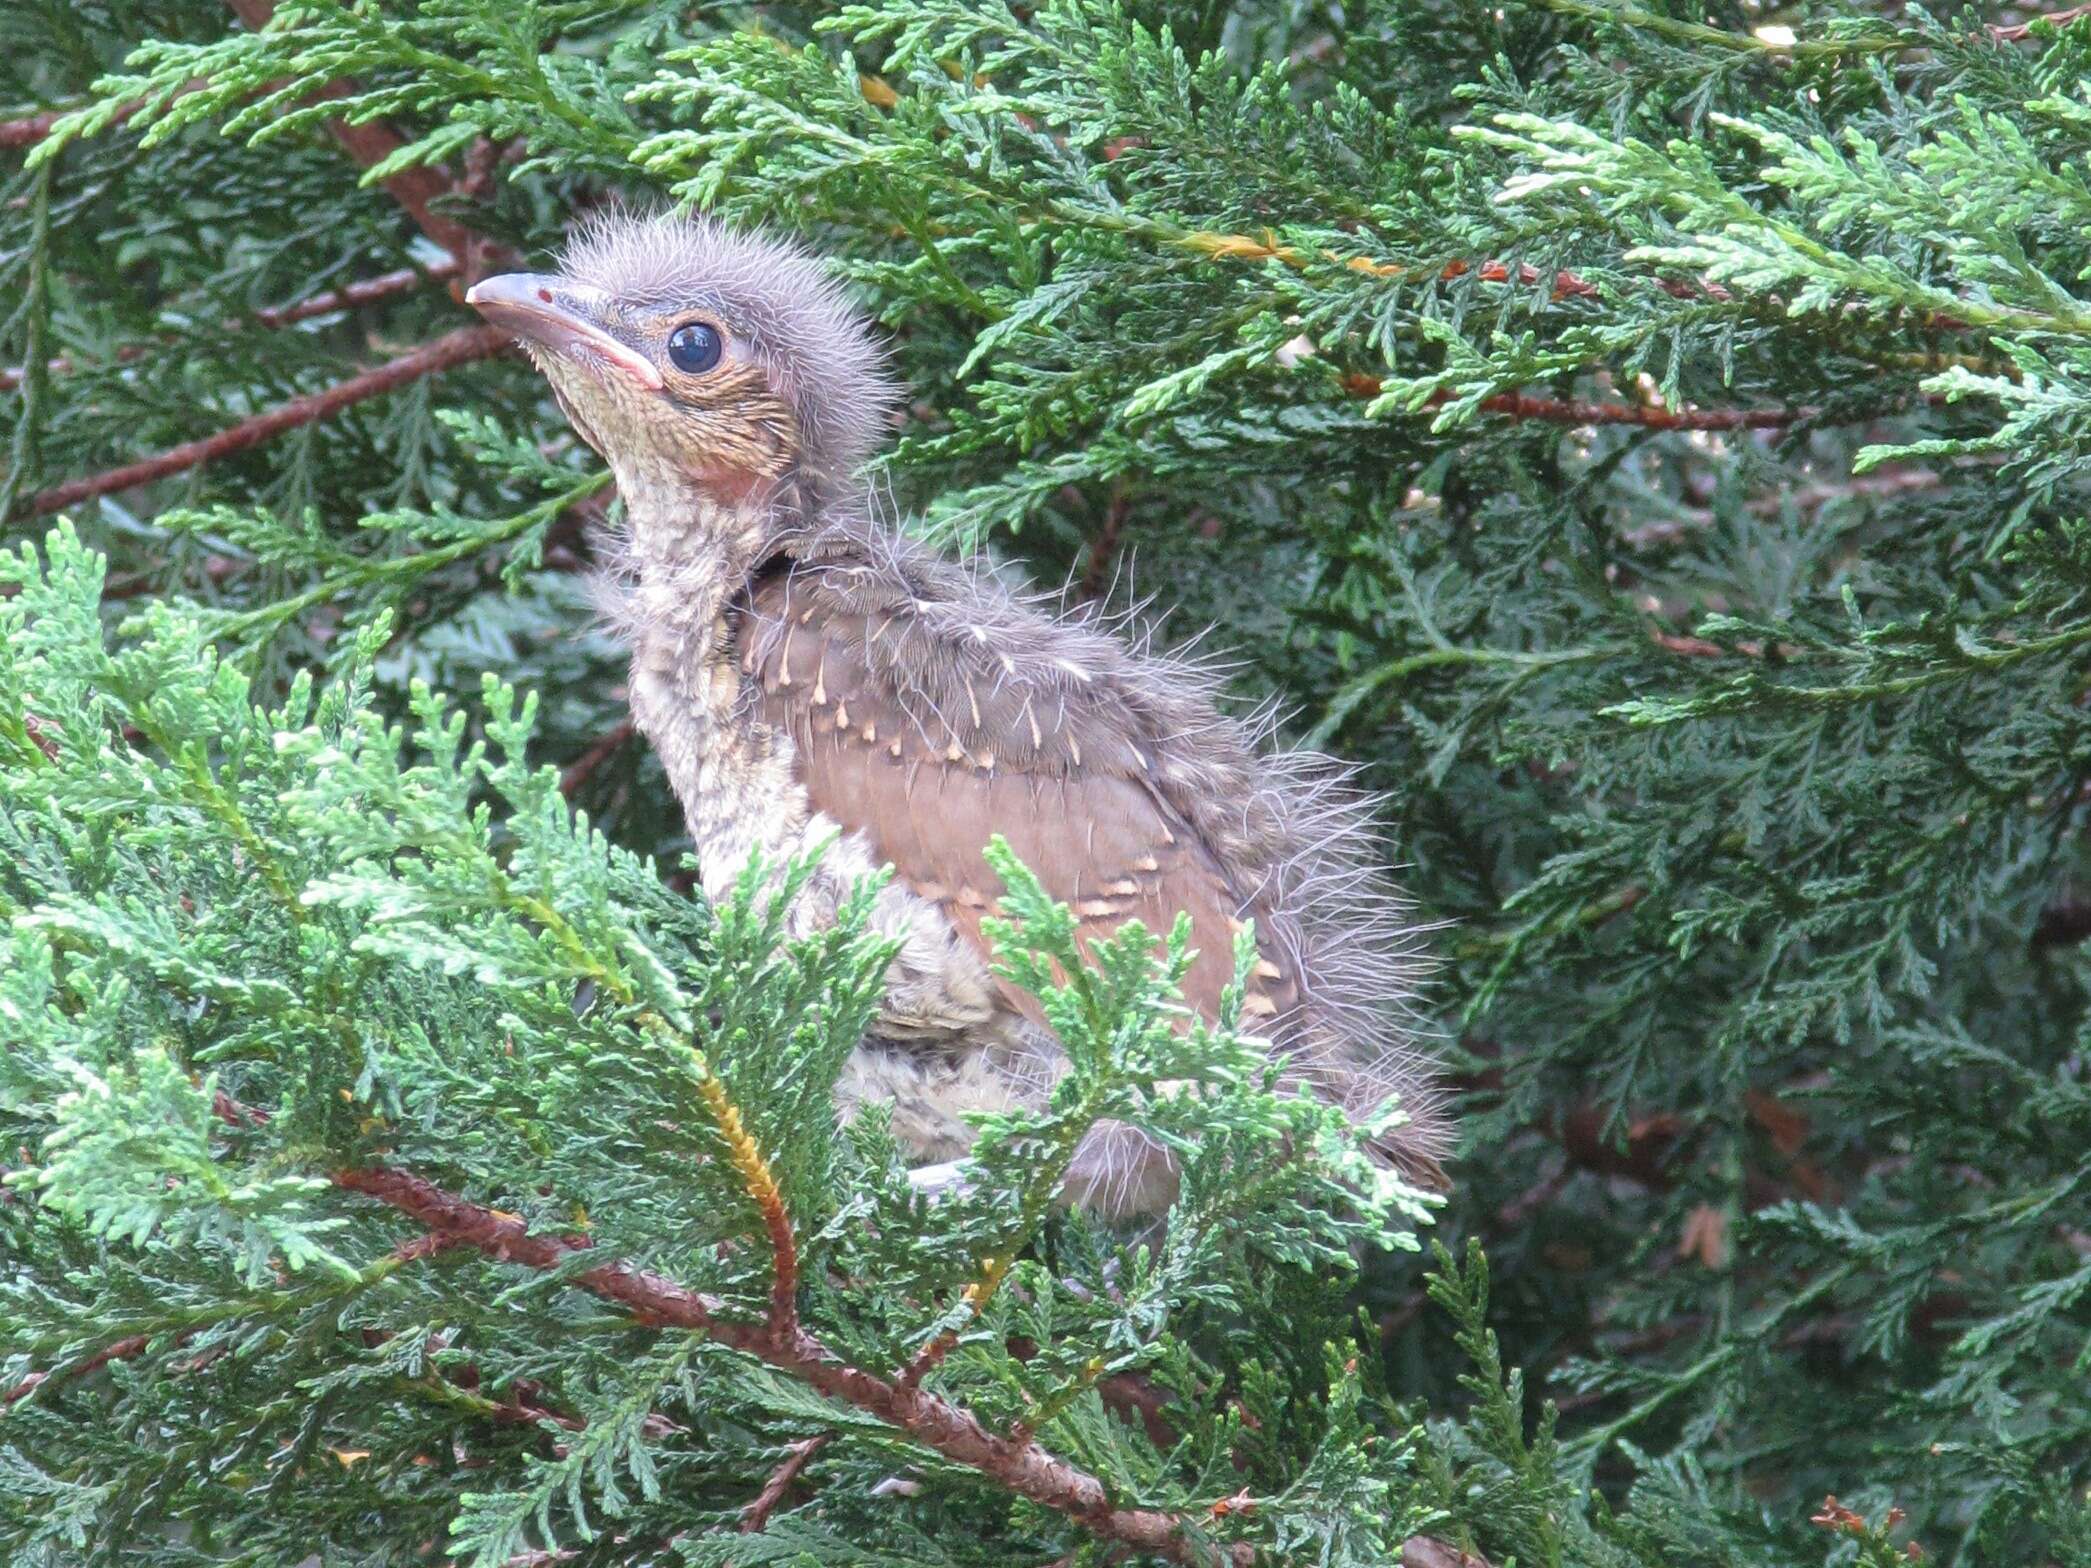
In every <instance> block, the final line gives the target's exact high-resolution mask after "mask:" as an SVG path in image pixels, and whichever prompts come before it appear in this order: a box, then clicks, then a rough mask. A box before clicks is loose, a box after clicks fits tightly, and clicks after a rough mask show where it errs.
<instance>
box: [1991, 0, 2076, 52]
mask: <svg viewBox="0 0 2091 1568" xmlns="http://www.w3.org/2000/svg"><path fill="white" fill-rule="evenodd" d="M2080 16H2091V5H2073V6H2070V7H2069V8H2068V9H2067V10H2064V11H2050V12H2048V13H2047V14H2046V15H2045V16H2035V17H2030V18H2028V19H2027V20H2026V21H2023V22H2020V23H2018V24H2017V25H2016V26H2012V27H1992V28H1990V29H1989V36H1990V37H1992V38H1994V39H1995V40H1996V41H1997V42H1998V43H2000V44H2015V43H2020V42H2023V41H2024V40H2025V39H2028V38H2030V37H2032V36H2033V28H2034V25H2035V24H2036V23H2040V22H2052V23H2053V24H2054V25H2055V26H2057V27H2061V26H2064V25H2065V24H2067V23H2070V22H2074V21H2075V20H2076V19H2077V18H2078V17H2080Z"/></svg>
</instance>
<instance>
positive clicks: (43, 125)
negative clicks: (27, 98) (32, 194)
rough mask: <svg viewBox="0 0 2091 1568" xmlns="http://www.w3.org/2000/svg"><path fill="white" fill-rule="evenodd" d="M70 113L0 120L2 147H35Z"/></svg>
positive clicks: (50, 111)
mask: <svg viewBox="0 0 2091 1568" xmlns="http://www.w3.org/2000/svg"><path fill="white" fill-rule="evenodd" d="M126 107H127V108H128V107H131V106H129V105H126ZM70 113H72V111H71V110H70V109H46V110H44V111H43V113H41V114H29V115H24V116H23V117H22V118H21V119H19V120H0V147H10V148H12V147H34V146H35V145H36V144H37V143H38V142H40V141H42V140H43V139H44V138H45V137H46V136H49V135H50V134H51V127H52V126H54V125H56V124H57V123H58V122H59V121H60V120H62V119H64V118H65V116H66V115H68V114H70ZM118 114H119V117H120V116H121V114H122V111H121V110H119V111H118Z"/></svg>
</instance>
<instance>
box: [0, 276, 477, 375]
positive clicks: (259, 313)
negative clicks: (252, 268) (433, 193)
mask: <svg viewBox="0 0 2091 1568" xmlns="http://www.w3.org/2000/svg"><path fill="white" fill-rule="evenodd" d="M457 265H458V264H457V262H456V261H455V260H454V259H452V258H448V257H446V258H444V259H443V260H440V261H437V262H434V263H432V264H431V265H429V266H427V267H401V268H398V269H397V270H395V271H392V272H383V273H380V274H378V276H376V277H374V278H365V279H363V280H362V281H360V282H357V283H346V284H343V285H342V286H341V287H340V288H338V289H328V290H326V291H325V292H323V293H319V294H315V295H313V296H312V297H311V298H310V299H301V300H298V301H296V302H295V303H293V304H289V305H264V306H262V307H261V308H260V309H259V310H256V311H254V312H253V313H252V314H250V315H248V316H246V317H245V318H236V319H234V320H230V321H227V322H226V323H225V328H224V330H225V331H227V332H238V331H240V330H242V329H243V328H244V327H246V326H247V325H248V324H249V323H255V324H258V325H260V326H264V327H288V326H293V325H295V324H296V323H298V322H300V321H310V320H312V319H313V317H315V316H331V315H332V314H334V312H336V311H337V310H355V309H357V308H359V307H361V306H364V305H374V304H376V303H378V301H380V300H386V299H391V298H393V297H394V296H396V295H400V294H408V293H412V292H413V291H414V290H415V289H418V288H420V287H421V286H422V285H423V284H425V283H430V282H441V281H443V280H445V279H448V278H452V277H455V276H456V275H457ZM153 347H154V345H148V344H144V343H126V344H124V345H123V346H122V347H121V348H119V349H117V351H116V360H117V363H119V364H128V363H130V362H131V361H132V360H137V359H143V358H144V357H145V356H146V355H147V354H149V353H151V352H152V349H153ZM75 368H76V362H75V361H74V360H73V359H72V358H71V357H70V356H67V355H60V356H59V357H58V358H56V359H49V360H46V361H44V369H45V370H46V371H47V372H48V373H49V374H51V375H54V376H62V375H65V374H66V373H67V372H69V371H71V370H73V369H75ZM25 374H26V371H25V369H24V367H22V366H20V365H10V366H8V367H6V368H5V369H0V392H8V391H12V390H13V389H14V388H15V387H17V386H20V385H21V383H22V378H23V376H24V375H25Z"/></svg>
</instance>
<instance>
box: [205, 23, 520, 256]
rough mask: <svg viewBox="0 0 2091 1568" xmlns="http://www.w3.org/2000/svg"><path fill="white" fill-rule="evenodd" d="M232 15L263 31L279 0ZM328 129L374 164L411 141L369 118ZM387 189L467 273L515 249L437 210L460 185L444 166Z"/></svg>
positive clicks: (345, 86) (410, 174) (339, 93)
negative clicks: (354, 123)
mask: <svg viewBox="0 0 2091 1568" xmlns="http://www.w3.org/2000/svg"><path fill="white" fill-rule="evenodd" d="M226 4H227V5H229V6H230V7H231V8H232V11H233V14H234V15H235V16H237V17H238V18H239V19H240V21H241V22H243V23H244V24H245V25H246V26H247V28H248V30H249V31H251V32H257V33H258V32H260V31H261V30H262V29H263V28H265V27H267V26H268V25H269V22H270V20H271V19H272V18H273V17H274V16H275V14H276V6H275V0H226ZM355 91H356V89H355V87H354V86H353V85H352V84H351V83H349V82H345V81H343V82H330V83H328V84H327V85H326V86H325V87H322V88H320V89H319V90H318V91H316V92H314V93H313V94H312V97H313V98H314V99H317V100H319V101H322V102H324V101H326V100H329V99H335V98H347V97H349V96H351V95H352V94H353V93H354V92H355ZM327 134H328V135H329V136H332V137H333V138H334V140H335V141H336V142H338V143H339V144H340V145H341V148H342V150H343V151H344V152H346V153H347V154H348V155H349V156H350V157H351V158H353V159H355V161H356V162H357V163H359V164H360V165H362V166H363V167H364V168H366V169H369V168H373V167H375V166H376V165H378V164H380V163H382V162H384V161H385V159H387V158H389V157H391V156H392V155H393V154H394V153H395V152H398V151H399V150H400V149H401V148H402V147H404V146H405V145H406V142H405V141H404V140H403V139H402V138H401V137H400V135H399V133H398V132H396V131H394V130H393V129H392V128H391V127H390V126H389V125H386V124H385V123H384V122H383V121H382V120H367V121H365V122H364V123H362V124H360V125H351V124H350V123H349V122H348V121H347V120H344V119H341V118H339V117H336V118H334V119H331V120H329V121H327ZM384 186H385V189H386V190H387V191H388V192H390V193H391V195H392V198H393V199H394V200H395V201H397V202H398V203H399V204H400V205H401V206H402V207H404V208H406V209H407V211H408V212H409V213H411V214H412V215H413V218H414V221H415V222H416V223H418V224H420V225H421V232H422V233H424V234H426V235H427V236H428V237H429V238H430V239H432V240H434V241H435V242H436V243H437V244H438V245H440V246H442V247H443V249H445V250H447V251H449V252H450V254H451V255H453V256H455V257H456V258H457V259H458V261H459V263H460V264H462V265H463V266H464V267H465V269H466V271H467V273H468V275H470V276H474V277H476V276H478V274H479V271H480V269H481V268H482V267H483V266H485V265H486V264H487V263H490V262H498V263H499V264H502V265H506V264H507V263H508V262H509V261H510V260H512V259H513V253H512V252H511V251H510V250H509V249H508V247H507V246H505V245H499V244H496V243H495V242H494V241H492V240H489V239H487V238H486V237H485V236H484V235H482V234H479V233H477V232H475V231H474V230H472V229H470V228H467V227H466V226H465V225H464V224H462V223H460V222H458V221H457V219H455V218H451V217H446V216H444V215H443V214H442V213H440V212H437V211H436V210H435V208H434V205H433V204H434V203H436V202H438V201H440V200H442V199H443V198H444V197H446V196H449V195H451V194H452V193H453V191H455V189H456V185H455V183H454V182H453V181H452V180H451V178H450V177H449V176H448V175H447V174H445V173H443V172H442V171H441V170H440V169H435V168H431V167H430V166H429V165H427V164H420V165H417V166H415V167H414V168H411V169H402V170H400V171H399V172H398V173H397V174H393V175H389V176H387V177H386V179H385V181H384Z"/></svg>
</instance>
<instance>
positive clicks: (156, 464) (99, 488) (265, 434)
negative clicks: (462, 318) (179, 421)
mask: <svg viewBox="0 0 2091 1568" xmlns="http://www.w3.org/2000/svg"><path fill="white" fill-rule="evenodd" d="M508 343H509V334H508V333H506V332H503V331H502V330H501V329H499V328H498V327H460V328H458V329H457V330H456V331H455V332H450V333H446V334H445V335H444V336H442V337H440V338H437V339H436V340H435V341H434V342H432V343H425V344H423V345H422V346H421V347H420V348H417V349H415V350H413V351H412V352H411V353H407V354H402V355H400V356H399V358H397V359H394V360H389V361H387V362H386V363H385V364H382V365H378V366H376V367H374V368H372V369H370V370H366V371H363V372H362V373H361V374H360V375H355V376H351V377H349V379H348V380H346V381H343V382H339V383H337V384H336V385H334V386H331V387H328V388H327V389H326V390H324V391H321V392H310V393H307V394H306V395H304V396H303V397H294V398H291V399H290V400H289V401H288V402H285V403H279V404H278V405H277V406H276V407H274V408H272V409H269V410H267V411H266V412H264V413H260V414H256V415H254V416H253V417H252V418H251V419H243V420H241V421H240V422H239V423H238V424H236V425H232V426H229V427H228V428H226V429H224V430H221V431H219V432H218V433H217V434H216V435H214V436H208V437H206V438H204V439H203V440H200V441H185V442H183V443H182V444H181V445H180V446H176V447H169V448H168V449H167V450H166V451H164V452H160V453H156V454H155V455H153V456H151V457H146V458H140V459H139V460H138V461H137V462H135V463H126V464H124V465H123V466H122V467H121V468H112V469H109V470H107V471H105V472H103V473H99V474H89V475H87V476H86V477H84V478H81V479H70V480H67V481H66V482H65V483H64V484H61V485H54V486H52V487H51V488H50V489H48V490H44V491H41V492H39V493H38V494H37V495H35V496H32V497H31V498H30V500H29V503H28V508H27V509H28V512H29V514H30V515H32V516H43V515H46V514H48V513H51V512H60V511H64V510H65V509H66V508H67V507H70V506H77V505H79V503H80V502H82V501H90V500H93V499H94V498H95V497H96V496H102V495H113V494H115V493H117V492H118V491H122V490H129V489H132V488H134V487H135V486H138V485H142V484H150V483H151V482H152V481H153V480H155V479H165V478H166V477H168V475H170V474H178V473H182V472H184V471H185V470H187V469H191V468H195V467H198V466H199V465H201V464H204V463H209V462H212V461H214V460H216V459H218V458H221V457H229V456H231V455H232V454H233V453H235V452H244V451H246V450H247V449H248V448H249V447H255V446H260V445H261V444H262V443H263V442H264V441H268V440H270V439H272V438H273V437H275V436H278V435H281V434H282V433H283V432H284V431H286V430H294V429H296V428H297V427H298V426H300V425H309V424H311V423H313V421H315V420H320V419H326V418H330V417H331V416H333V415H335V414H338V413H340V412H341V410H343V409H345V408H350V407H353V406H354V405H355V404H357V403H361V402H365V401H367V400H368V399H370V398H374V397H382V396H383V395H384V394H385V393H387V392H392V391H396V390H397V389H399V388H400V387H403V386H405V385H407V384H408V383H409V382H413V381H418V380H420V379H421V378H422V377H423V376H431V375H435V374H437V373H438V372H440V371H444V370H450V369H453V368H455V367H456V366H458V365H466V364H470V363H472V362H473V361H474V360H481V359H492V358H493V357H494V356H495V355H496V354H499V353H500V352H501V351H502V350H503V349H505V348H506V347H507V346H508Z"/></svg>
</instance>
